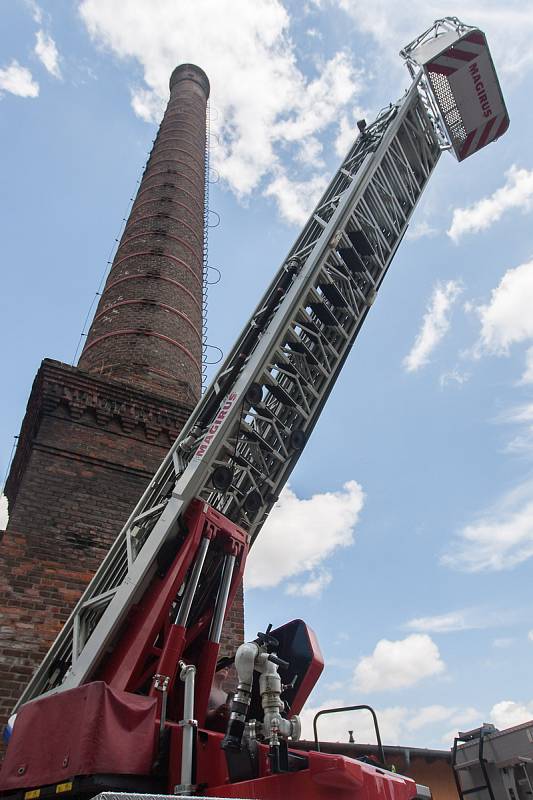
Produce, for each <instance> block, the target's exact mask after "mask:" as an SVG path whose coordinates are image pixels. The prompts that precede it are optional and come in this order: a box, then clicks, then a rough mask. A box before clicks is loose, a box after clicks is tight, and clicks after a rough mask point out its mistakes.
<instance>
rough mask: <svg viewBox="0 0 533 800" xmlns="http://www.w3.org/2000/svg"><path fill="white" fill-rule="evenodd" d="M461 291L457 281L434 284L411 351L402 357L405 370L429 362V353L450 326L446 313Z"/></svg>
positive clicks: (416, 368)
mask: <svg viewBox="0 0 533 800" xmlns="http://www.w3.org/2000/svg"><path fill="white" fill-rule="evenodd" d="M461 292H462V287H461V285H460V284H459V283H458V282H457V281H448V283H446V284H444V285H443V284H441V283H438V284H437V285H436V287H435V289H434V290H433V294H432V296H431V300H430V302H429V305H428V309H427V311H426V313H425V314H424V318H423V320H422V327H421V329H420V332H419V333H418V336H417V337H416V339H415V343H414V345H413V347H412V349H411V352H410V353H409V354H408V355H407V356H406V357H405V358H404V361H403V364H404V367H405V369H406V370H407V372H414V371H416V370H418V369H420V368H421V367H423V366H424V365H425V364H427V363H428V362H429V356H430V354H431V353H432V352H433V350H434V349H435V347H436V346H437V345H438V344H439V342H440V341H441V339H442V338H443V337H444V336H445V334H446V333H447V331H448V328H449V327H450V321H449V317H448V315H449V313H450V310H451V308H452V306H453V304H454V303H455V301H456V300H457V298H458V297H459V295H460V294H461Z"/></svg>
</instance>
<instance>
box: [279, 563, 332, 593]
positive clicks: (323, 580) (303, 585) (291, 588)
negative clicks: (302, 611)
mask: <svg viewBox="0 0 533 800" xmlns="http://www.w3.org/2000/svg"><path fill="white" fill-rule="evenodd" d="M331 579H332V575H331V572H328V570H327V569H322V570H320V571H319V572H311V574H310V575H309V577H308V578H307V580H305V581H301V582H300V583H289V584H288V585H287V588H286V589H285V593H286V594H291V595H298V596H300V597H320V595H321V594H322V592H323V591H324V589H325V588H326V586H329V584H330V583H331Z"/></svg>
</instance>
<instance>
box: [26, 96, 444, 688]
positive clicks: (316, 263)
mask: <svg viewBox="0 0 533 800" xmlns="http://www.w3.org/2000/svg"><path fill="white" fill-rule="evenodd" d="M416 106H417V94H416V84H414V85H413V87H412V88H411V90H410V92H409V93H408V95H407V96H406V98H405V99H404V101H403V104H402V106H401V107H400V110H399V112H398V114H397V115H396V117H395V118H394V119H392V121H391V120H389V125H388V127H386V128H385V133H384V135H383V137H382V140H381V143H380V144H379V147H378V151H377V154H376V155H375V156H374V155H367V157H366V159H365V162H364V164H363V167H362V168H360V169H359V172H358V175H357V180H351V181H349V184H350V185H349V187H348V188H347V189H345V191H344V193H343V194H342V195H340V196H338V199H337V208H336V210H335V211H334V212H333V215H332V216H330V219H329V221H328V222H327V223H326V225H325V227H324V228H323V230H322V233H321V234H320V236H319V237H318V240H317V244H315V247H314V248H313V250H312V251H311V255H310V256H309V258H308V259H307V261H306V263H305V265H304V266H303V267H302V269H301V271H300V273H299V274H298V275H297V276H296V277H295V279H294V282H293V284H292V286H291V287H290V289H289V290H288V292H287V293H286V295H285V298H284V299H283V301H282V303H281V305H280V307H279V308H278V310H277V312H276V314H275V315H274V320H271V323H270V325H269V327H268V328H267V329H266V330H265V331H264V333H263V336H262V337H261V338H260V339H259V342H258V344H257V345H256V348H255V350H254V351H253V352H252V354H251V356H250V358H249V360H248V363H247V365H246V367H245V368H244V369H243V370H242V371H241V373H240V375H239V377H238V379H237V381H236V383H235V385H234V387H233V391H232V392H231V395H230V397H232V398H233V399H232V400H231V401H228V402H229V407H228V408H227V413H226V415H225V417H224V418H223V419H222V420H221V422H220V424H219V425H218V427H217V429H216V431H215V432H214V434H213V441H212V442H211V443H210V446H209V447H208V448H207V449H206V451H205V452H203V455H202V457H194V458H193V459H192V460H191V461H190V462H189V464H188V465H187V466H186V467H185V470H184V472H183V474H182V475H181V476H180V478H179V480H178V482H177V484H176V487H175V490H174V491H173V492H172V495H171V497H170V500H169V501H168V503H167V504H166V505H165V508H164V510H163V511H162V513H161V514H160V516H159V517H158V519H157V520H156V521H154V526H153V528H152V529H151V530H150V531H149V532H148V534H147V535H146V537H145V540H144V542H143V543H142V544H141V547H140V550H139V552H138V553H137V555H136V558H135V560H134V561H133V563H132V564H130V565H129V570H128V572H127V576H126V577H123V574H124V569H125V568H126V569H127V566H128V565H127V560H126V566H124V552H125V547H124V543H125V541H127V539H128V536H129V534H130V533H131V531H130V530H129V528H130V527H131V526H132V525H133V523H134V520H135V518H136V516H138V515H139V513H142V512H143V511H144V506H145V504H146V503H147V502H150V498H151V499H152V500H153V499H154V495H155V499H156V500H158V501H160V497H158V496H157V495H158V492H160V491H161V482H162V481H164V480H168V481H170V482H172V480H173V475H174V474H175V464H174V455H175V454H176V451H177V445H176V446H174V447H173V448H172V450H171V452H170V453H169V454H168V456H167V458H166V459H165V461H164V463H163V465H162V467H161V468H160V470H159V472H158V474H157V475H156V477H155V478H154V480H153V481H152V482H151V483H150V485H149V487H148V489H147V491H146V492H145V494H144V496H143V501H142V503H141V504H140V506H139V507H138V508H137V509H136V510H135V511H134V513H133V514H132V516H131V517H130V520H129V525H128V528H127V529H125V535H122V536H120V537H119V539H118V540H117V542H116V543H115V545H114V546H113V547H112V550H111V552H110V554H109V556H108V558H106V560H105V561H104V564H103V565H102V569H101V571H99V573H97V575H96V577H95V579H94V585H93V589H94V587H95V586H96V587H100V588H101V586H102V578H101V575H109V574H111V576H112V575H113V574H118V575H119V576H120V580H121V583H120V585H119V586H118V587H117V591H116V593H115V595H114V597H113V599H112V600H111V602H110V603H109V605H108V606H107V608H106V609H105V611H104V612H103V614H102V616H101V617H100V619H99V620H96V622H95V627H94V630H92V632H91V633H90V637H89V638H88V640H87V642H86V643H85V646H82V648H81V652H80V654H79V658H78V659H77V661H75V662H74V663H73V664H72V670H71V673H70V675H69V677H68V679H67V680H66V681H65V682H64V684H63V685H62V686H60V687H59V686H55V687H53V689H52V691H55V690H57V689H58V688H60V689H66V688H70V687H71V686H74V685H78V684H79V683H81V682H83V681H84V680H86V679H87V677H88V675H89V674H90V670H91V668H92V666H94V664H95V663H96V661H97V660H98V658H99V656H100V655H101V653H102V652H103V650H104V649H105V648H106V647H108V646H109V645H110V644H111V643H112V639H113V635H114V633H115V632H116V631H117V629H118V627H119V625H120V624H121V622H122V621H123V619H124V616H125V614H126V613H127V611H128V609H129V608H130V607H131V604H132V603H133V602H134V601H135V598H136V597H138V596H140V595H141V594H142V592H143V591H144V588H145V586H146V585H147V583H148V582H149V580H150V576H151V571H153V564H154V559H155V556H156V555H157V552H158V550H159V547H160V546H161V544H162V543H163V541H164V540H165V539H166V538H168V537H169V536H170V535H171V534H172V532H173V531H174V530H175V527H176V524H177V523H178V520H179V517H180V514H181V512H182V510H183V507H184V505H186V504H188V502H189V501H190V500H191V499H192V498H193V497H194V496H197V495H200V496H202V495H205V494H206V492H207V488H206V487H207V485H208V480H209V476H210V472H211V468H212V465H213V463H215V461H216V456H217V449H218V450H220V449H221V448H223V447H226V448H227V440H228V435H229V433H230V431H231V427H232V425H233V428H235V425H237V426H239V425H241V423H242V412H243V411H244V408H243V409H241V408H240V406H241V403H240V402H237V401H238V400H239V401H240V398H242V397H243V396H245V393H246V391H247V389H248V388H249V386H250V385H251V383H253V380H254V378H255V377H256V376H257V375H262V374H263V372H264V370H265V368H266V367H267V366H268V363H269V358H270V356H271V353H272V351H273V350H275V349H276V348H279V344H280V336H283V335H285V333H286V331H287V330H288V328H289V327H290V324H292V322H293V321H294V320H293V318H294V315H295V313H296V314H298V313H301V308H299V305H301V297H302V296H304V295H305V294H306V292H308V291H309V290H310V289H311V288H312V282H313V277H316V274H317V273H321V272H323V270H324V263H325V261H327V258H328V257H329V256H331V253H332V248H331V246H330V243H331V239H332V236H333V234H334V233H335V232H337V231H338V230H339V228H340V227H341V226H342V225H346V224H348V223H350V224H351V225H353V226H354V228H353V229H355V230H357V229H360V228H361V226H360V224H358V223H359V222H360V220H359V221H358V220H357V218H356V216H354V205H357V201H358V200H359V198H360V197H361V196H362V194H363V192H364V190H365V188H367V184H368V182H369V181H370V180H371V178H372V175H373V174H374V173H375V171H376V169H377V167H378V166H379V164H380V162H381V160H382V159H383V157H384V156H386V155H387V152H388V148H389V146H390V144H391V143H392V141H393V139H394V136H395V135H396V132H397V131H398V130H399V129H400V126H401V125H402V124H403V122H404V120H405V119H406V118H407V115H408V113H409V112H413V109H414V112H413V113H415V114H418V115H419V116H420V111H419V109H417V108H416ZM405 135H406V134H405V132H404V136H405ZM411 146H413V145H412V144H411ZM415 147H416V144H415ZM439 154H440V151H438V152H435V153H434V154H433V155H434V161H433V166H434V164H435V163H436V161H437V159H438V155H439ZM421 163H423V164H424V169H426V170H427V169H428V167H429V159H428V154H427V153H425V154H424V158H423V159H422V160H421ZM341 169H342V168H341ZM407 171H408V170H407ZM426 179H427V175H426V176H425V180H426ZM380 180H382V178H381V177H380ZM425 180H423V181H422V183H421V185H420V186H419V190H420V192H419V193H421V191H422V189H423V185H424V183H425ZM332 185H333V186H334V185H335V179H334V180H333V181H332ZM416 199H418V198H417V197H416V198H415V200H416ZM365 213H366V212H365ZM410 213H412V209H411V212H410ZM406 225H407V220H406V223H405V227H406ZM374 234H375V238H376V244H377V238H379V237H378V234H379V225H375V231H374ZM400 238H401V237H399V239H400ZM399 239H398V241H399ZM300 240H301V237H300ZM300 240H298V241H300ZM296 246H297V247H298V246H300V245H299V244H297V245H296ZM394 250H395V248H391V251H390V254H389V255H390V256H392V254H393V252H394ZM332 258H333V261H334V262H336V261H337V259H336V257H335V256H333V257H332ZM389 262H390V259H389ZM386 266H388V263H387V265H386ZM383 275H384V272H383V273H382V275H381V277H380V278H378V280H379V281H381V280H382V277H383ZM367 310H368V309H366V311H365V312H364V315H365V316H366V312H367ZM363 318H364V317H362V318H361V320H360V322H362V319H363ZM358 327H360V324H359V325H358V326H356V330H358ZM280 331H281V333H280ZM352 334H353V332H352ZM348 341H350V338H349V337H348V338H347V339H345V342H344V344H345V347H344V350H346V343H347V342H348ZM351 343H353V338H352V340H351ZM329 346H330V355H331V353H333V356H336V357H337V365H338V367H339V368H338V369H336V370H335V376H336V374H338V371H339V370H340V366H342V363H343V362H344V360H345V357H346V355H347V350H346V352H345V353H343V355H342V360H340V359H339V356H340V351H339V352H338V353H337V351H336V350H335V346H337V342H335V341H334V342H333V343H332V344H331V343H330V344H329ZM350 346H351V344H350ZM321 347H322V349H323V350H327V347H328V337H327V336H325V337H324V343H321ZM332 374H333V373H332ZM330 377H331V376H330ZM326 383H327V382H326ZM329 385H330V387H331V385H332V382H331V381H330V382H329ZM324 389H325V386H323V387H322V391H323V392H324ZM329 391H330V388H329V389H328V390H327V393H329ZM220 405H221V406H222V408H223V407H224V404H223V403H222V404H220ZM226 405H227V403H226ZM322 406H323V402H322V404H320V405H319V406H317V408H318V409H319V410H320V409H321V407H322ZM248 410H249V409H247V412H248ZM317 416H318V415H315V417H314V421H313V422H312V425H314V424H315V422H316V419H317ZM237 438H238V435H237ZM215 440H216V443H217V444H218V448H217V447H214V446H213V444H214V442H215ZM296 460H297V458H292V459H290V462H291V463H290V468H292V466H294V463H295V462H296ZM289 471H290V470H289ZM286 474H288V471H287V469H286V470H285V471H284V472H283V475H286ZM285 479H286V477H285V478H283V477H282V479H281V480H285ZM278 485H281V484H280V481H278ZM207 493H208V494H209V497H210V499H213V497H212V495H213V492H212V489H210V490H209V492H207ZM273 494H274V493H273ZM272 499H273V498H270V501H269V502H270V506H271V505H272ZM270 506H269V505H268V503H267V506H266V507H265V508H266V510H268V507H270ZM139 509H140V511H139ZM264 510H265V509H264ZM264 510H263V513H262V514H261V515H260V519H261V521H263V520H264V517H265V513H264ZM123 534H124V532H123ZM130 551H131V548H130ZM114 559H115V560H116V564H115V565H114V566H113V560H114ZM117 565H118V566H117ZM104 583H105V581H104ZM93 589H91V587H89V590H88V591H87V592H86V594H85V595H84V597H83V598H82V600H81V601H80V603H79V604H78V606H77V613H79V612H80V609H81V610H83V606H84V603H88V601H89V600H90V599H91V597H93V596H94V591H93ZM107 591H109V587H108V588H107ZM93 619H94V618H93ZM70 629H71V630H69V625H67V628H66V630H65V631H64V633H63V635H61V634H60V636H59V637H58V640H56V645H55V646H53V647H52V649H51V651H50V652H49V654H48V655H47V657H45V661H44V662H43V665H42V668H41V669H40V670H39V671H38V673H37V674H36V676H35V679H34V680H33V681H32V683H31V684H30V686H29V687H28V690H27V692H26V693H25V694H24V695H23V697H22V698H21V701H20V702H25V701H27V700H29V699H31V698H33V697H36V696H37V695H39V694H41V693H42V691H43V687H44V686H45V684H46V679H45V678H46V675H45V674H44V673H46V671H47V669H49V668H50V666H51V665H52V663H53V662H54V659H56V658H57V656H58V653H59V655H60V656H64V655H65V653H66V651H67V650H68V642H69V639H70V638H71V635H72V621H70Z"/></svg>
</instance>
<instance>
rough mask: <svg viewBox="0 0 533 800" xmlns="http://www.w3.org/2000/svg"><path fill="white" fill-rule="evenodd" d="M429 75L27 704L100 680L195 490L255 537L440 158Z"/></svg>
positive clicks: (321, 216)
mask: <svg viewBox="0 0 533 800" xmlns="http://www.w3.org/2000/svg"><path fill="white" fill-rule="evenodd" d="M419 82H420V76H419V77H418V78H417V79H416V80H415V81H414V82H413V84H412V86H411V88H410V89H409V91H408V92H407V93H406V94H405V96H404V97H403V98H402V99H401V100H400V101H399V102H398V103H396V104H391V105H390V107H389V108H387V109H386V110H384V111H383V112H382V113H381V114H380V115H379V116H378V118H377V119H376V120H375V122H373V123H372V124H371V125H369V126H368V127H366V128H365V129H364V131H363V132H362V133H361V135H360V136H358V138H357V139H356V140H355V142H354V144H353V145H352V147H351V148H350V150H349V152H348V154H347V156H346V158H345V159H344V161H343V163H342V164H341V166H340V168H339V169H338V171H337V172H336V174H335V176H334V177H333V179H332V181H331V182H330V184H329V186H328V188H327V189H326V191H325V193H324V195H323V196H322V198H321V199H320V201H319V203H318V205H317V206H316V208H315V210H314V211H313V213H312V214H311V216H310V218H309V220H308V222H307V223H306V225H305V226H304V228H303V231H302V233H301V234H300V236H299V237H298V239H297V240H296V243H295V244H294V246H293V248H292V249H291V250H290V252H289V254H288V256H287V258H286V259H285V261H284V262H283V264H282V266H281V268H280V270H279V272H278V273H277V275H276V277H275V278H274V280H273V282H272V284H271V285H270V287H269V288H268V289H267V291H266V293H265V295H264V296H263V298H262V300H261V301H260V303H259V305H258V307H257V309H256V310H255V312H254V314H253V315H252V317H251V319H250V321H249V322H248V323H247V325H246V326H245V328H244V330H243V332H242V334H241V336H240V337H239V339H238V340H237V343H236V345H235V346H234V348H233V349H232V351H231V352H230V354H229V355H228V357H227V359H226V361H225V363H224V365H223V366H222V368H221V369H220V371H219V373H218V375H217V376H216V378H215V379H214V381H213V382H212V384H211V386H210V387H209V388H208V390H207V391H206V393H205V394H204V396H203V398H202V399H201V401H200V402H199V404H198V406H197V407H196V409H195V410H194V411H193V413H192V414H191V417H190V419H189V421H188V423H187V425H186V426H185V428H184V430H183V431H182V433H181V435H180V436H179V438H178V439H177V440H176V442H175V443H174V445H173V446H172V448H171V449H170V451H169V453H168V455H167V457H166V458H165V460H164V461H163V463H162V465H161V467H160V468H159V470H158V471H157V473H156V474H155V476H154V478H153V480H152V481H151V482H150V484H149V486H148V488H147V489H146V491H145V493H144V495H143V496H142V498H141V500H140V502H139V503H138V505H137V507H136V508H135V510H134V511H133V513H132V515H131V516H130V518H129V520H128V522H127V523H126V525H125V526H124V528H123V530H122V531H121V532H120V534H119V535H118V537H117V539H116V541H115V542H114V544H113V546H112V547H111V549H110V551H109V553H108V555H107V556H106V558H105V560H104V561H103V563H102V565H101V567H100V568H99V570H98V571H97V573H96V574H95V576H94V578H93V580H92V581H91V583H90V584H89V586H88V587H87V589H86V591H85V593H84V594H83V596H82V597H81V599H80V601H79V602H78V604H77V606H76V608H75V609H74V611H73V613H72V614H71V616H70V618H69V620H68V621H67V623H66V624H65V626H64V628H63V630H62V631H61V633H60V634H59V636H58V637H57V639H56V641H55V643H54V644H53V645H52V647H51V649H50V651H49V652H48V654H47V655H46V656H45V658H44V660H43V662H42V664H41V666H40V667H39V669H38V670H37V671H36V673H35V675H34V677H33V678H32V680H31V682H30V683H29V685H28V687H27V689H26V691H25V692H24V694H23V695H22V697H21V699H20V700H19V703H18V704H17V707H18V705H20V704H22V703H25V702H28V701H29V700H31V699H34V698H36V697H38V696H41V695H43V694H46V693H51V692H56V691H63V690H66V689H70V688H73V687H75V686H78V685H79V684H81V683H83V682H85V681H87V680H89V679H90V677H91V674H92V673H93V672H94V669H95V668H96V666H97V664H98V662H99V660H100V658H101V657H102V655H103V654H104V653H105V652H106V651H107V650H108V649H109V648H110V647H112V646H113V639H114V636H115V634H116V633H117V631H118V630H119V628H120V625H121V624H122V622H123V620H124V619H125V617H126V615H127V614H128V611H129V609H130V608H131V606H132V605H133V604H134V603H135V602H136V601H137V600H138V598H140V597H141V596H142V594H143V592H144V591H145V589H146V587H147V585H148V584H149V582H150V579H151V577H152V575H153V574H154V572H155V559H156V556H157V553H158V551H159V549H160V548H161V546H162V544H163V543H164V542H165V541H166V540H167V539H169V538H170V537H171V536H173V535H174V534H175V533H176V530H177V528H178V526H179V524H180V517H181V515H182V513H183V512H184V511H185V509H186V508H187V506H188V504H189V502H190V501H191V500H192V499H193V498H194V497H200V498H202V499H204V500H205V501H206V502H207V503H209V504H210V505H211V506H213V507H214V508H216V509H217V510H219V511H220V512H222V513H223V514H225V515H226V516H227V517H229V518H230V519H231V520H232V521H234V522H236V523H237V524H238V525H240V526H241V527H242V528H244V529H245V530H246V531H247V532H248V533H249V535H250V539H251V541H252V542H253V541H254V539H255V538H256V536H257V535H258V533H259V531H260V529H261V526H262V525H263V523H264V521H265V520H266V518H267V516H268V513H269V511H270V509H271V508H272V506H273V505H274V504H275V502H276V500H277V498H278V496H279V493H280V491H281V489H282V488H283V486H284V485H285V483H286V481H287V479H288V477H289V475H290V473H291V471H292V469H293V468H294V466H295V464H296V462H297V461H298V458H299V456H300V453H301V449H302V447H303V444H304V443H305V441H306V440H307V439H308V437H309V435H310V434H311V432H312V430H313V428H314V426H315V424H316V422H317V420H318V418H319V416H320V413H321V411H322V408H323V406H324V404H325V402H326V400H327V398H328V396H329V393H330V392H331V390H332V388H333V385H334V383H335V381H336V379H337V377H338V375H339V373H340V371H341V368H342V366H343V365H344V362H345V360H346V358H347V356H348V354H349V352H350V350H351V347H352V345H353V343H354V341H355V339H356V337H357V334H358V332H359V330H360V328H361V326H362V324H363V322H364V320H365V317H366V315H367V313H368V310H369V307H370V305H371V304H372V302H373V301H374V299H375V296H376V293H377V291H378V289H379V287H380V285H381V282H382V280H383V278H384V276H385V274H386V272H387V270H388V268H389V265H390V263H391V261H392V258H393V256H394V254H395V252H396V249H397V247H398V245H399V244H400V242H401V240H402V237H403V235H404V233H405V231H406V229H407V226H408V223H409V219H410V217H411V215H412V213H413V211H414V208H415V206H416V203H417V201H418V199H419V198H420V195H421V193H422V191H423V189H424V187H425V185H426V183H427V181H428V179H429V177H430V175H431V173H432V171H433V169H434V167H435V165H436V163H437V161H438V159H439V156H440V154H441V151H442V142H441V141H440V138H439V135H438V132H437V131H436V130H435V127H434V124H433V122H432V120H431V118H430V116H429V115H428V110H427V107H426V103H425V102H424V99H423V98H422V97H421V95H420V92H419ZM295 432H296V433H297V436H296V438H295V437H294V434H295ZM217 467H224V468H226V470H229V474H230V476H231V482H230V485H229V486H228V488H227V490H225V491H222V490H217V489H216V488H215V486H214V485H213V481H212V476H213V471H214V470H215V469H216V468H217ZM251 494H254V502H253V503H250V502H247V498H249V497H250V495H251Z"/></svg>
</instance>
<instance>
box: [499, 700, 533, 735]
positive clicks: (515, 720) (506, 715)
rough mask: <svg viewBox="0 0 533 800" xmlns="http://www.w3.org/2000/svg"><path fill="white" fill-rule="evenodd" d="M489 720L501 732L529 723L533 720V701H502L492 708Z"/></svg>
mask: <svg viewBox="0 0 533 800" xmlns="http://www.w3.org/2000/svg"><path fill="white" fill-rule="evenodd" d="M489 720H490V722H492V724H493V725H496V727H497V728H499V729H500V730H505V728H511V727H512V726H513V725H520V724H521V723H522V722H529V721H530V720H533V701H532V702H530V703H516V702H515V701H514V700H502V701H501V702H499V703H496V704H495V705H493V706H492V708H491V710H490V714H489Z"/></svg>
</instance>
